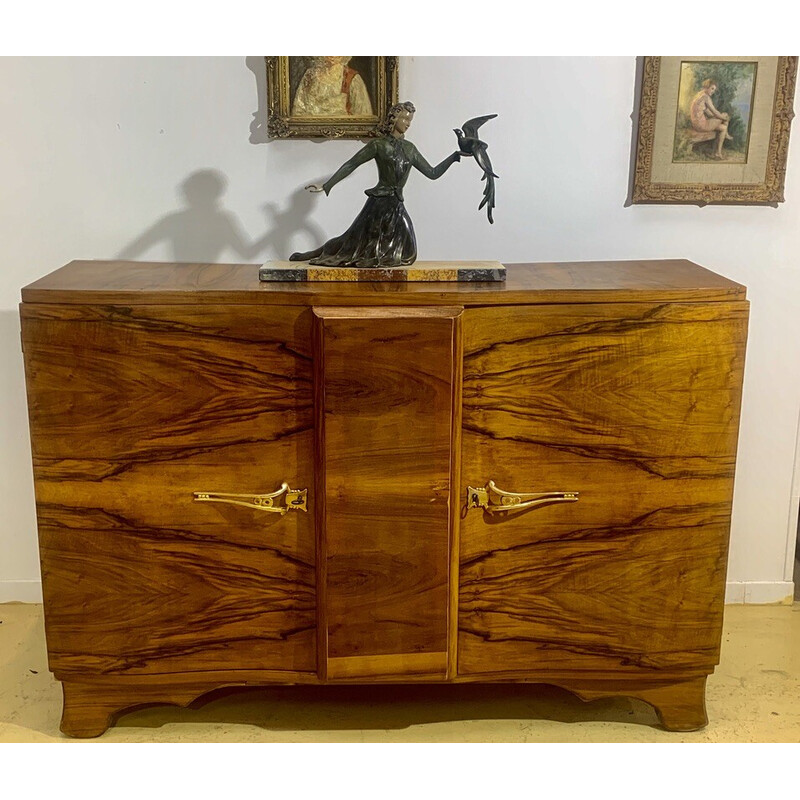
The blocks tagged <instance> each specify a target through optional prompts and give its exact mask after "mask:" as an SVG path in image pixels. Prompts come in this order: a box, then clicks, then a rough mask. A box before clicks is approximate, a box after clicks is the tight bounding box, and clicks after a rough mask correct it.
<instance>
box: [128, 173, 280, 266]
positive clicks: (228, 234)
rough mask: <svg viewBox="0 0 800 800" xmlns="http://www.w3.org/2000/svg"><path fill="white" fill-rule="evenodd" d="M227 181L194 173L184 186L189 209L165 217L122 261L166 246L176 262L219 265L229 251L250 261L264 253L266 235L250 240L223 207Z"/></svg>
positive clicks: (133, 244)
mask: <svg viewBox="0 0 800 800" xmlns="http://www.w3.org/2000/svg"><path fill="white" fill-rule="evenodd" d="M227 183H228V182H227V179H226V178H225V176H224V175H223V174H222V173H220V172H217V171H216V170H211V169H203V170H198V171H197V172H193V173H192V174H191V175H190V176H189V177H188V178H187V179H186V180H185V181H184V182H183V183H182V184H181V187H180V188H181V192H182V194H183V197H184V200H185V202H186V207H185V208H182V209H180V210H179V211H174V212H172V213H171V214H167V215H166V216H164V217H162V218H161V219H160V220H158V222H156V223H155V224H154V225H152V226H151V227H150V228H148V229H147V230H146V231H145V232H144V233H142V234H141V235H140V236H138V237H137V238H136V239H134V240H133V241H132V242H130V244H128V245H126V246H125V247H123V248H122V250H121V251H120V252H119V254H118V256H117V257H118V258H120V259H124V260H127V259H137V258H139V257H140V256H141V255H142V254H143V253H145V252H146V251H147V250H149V249H151V248H152V247H155V246H157V245H161V244H165V245H166V246H167V247H168V248H169V250H170V255H171V258H172V260H173V261H188V262H198V261H208V262H215V261H217V259H218V258H219V256H220V255H222V253H223V252H225V251H226V250H230V251H233V253H235V254H236V255H237V256H238V257H240V258H243V259H246V260H250V259H253V258H255V257H256V256H257V255H258V254H259V253H261V252H262V251H264V250H265V249H266V248H267V246H268V244H269V240H270V238H271V234H269V233H266V234H264V235H263V236H261V237H260V238H259V239H256V240H250V239H249V238H248V237H247V236H245V234H244V232H243V231H242V227H241V224H240V223H239V220H238V218H237V217H236V215H235V214H233V213H232V212H231V211H228V210H227V209H225V208H224V206H223V205H222V202H221V200H222V195H223V194H224V193H225V189H226V188H227Z"/></svg>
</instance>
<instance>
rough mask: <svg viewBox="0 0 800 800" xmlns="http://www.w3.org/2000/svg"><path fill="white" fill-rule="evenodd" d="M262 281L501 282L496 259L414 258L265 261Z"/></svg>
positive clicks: (503, 275) (260, 273)
mask: <svg viewBox="0 0 800 800" xmlns="http://www.w3.org/2000/svg"><path fill="white" fill-rule="evenodd" d="M258 277H259V280H262V281H327V282H331V281H347V282H353V281H362V282H363V281H372V282H374V281H399V282H404V283H407V282H412V281H413V282H417V281H448V282H449V281H463V282H474V281H504V280H505V279H506V268H505V267H504V266H503V265H502V264H501V263H500V262H499V261H415V262H414V263H413V264H411V265H410V266H408V267H378V268H370V267H316V266H313V265H312V264H309V263H308V262H307V261H267V262H266V263H265V264H263V265H262V266H261V268H260V269H259V271H258Z"/></svg>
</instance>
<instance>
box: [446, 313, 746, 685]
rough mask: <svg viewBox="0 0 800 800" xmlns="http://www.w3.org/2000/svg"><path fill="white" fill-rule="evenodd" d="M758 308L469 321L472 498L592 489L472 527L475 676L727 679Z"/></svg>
mask: <svg viewBox="0 0 800 800" xmlns="http://www.w3.org/2000/svg"><path fill="white" fill-rule="evenodd" d="M746 323H747V305H746V303H736V304H713V305H711V304H685V305H683V304H663V305H658V306H654V305H639V304H619V305H597V306H594V305H584V306H551V307H538V308H528V309H519V308H517V309H509V310H507V311H501V310H499V309H497V310H488V309H487V310H482V309H470V310H467V311H466V312H465V315H464V330H465V366H464V436H463V446H462V454H463V455H462V474H463V483H464V484H468V485H472V486H482V485H484V484H485V483H486V481H487V480H489V479H490V478H491V479H493V480H495V481H496V483H497V484H498V486H500V488H502V489H506V490H508V491H521V492H522V491H579V492H580V493H581V495H580V500H579V501H578V502H577V503H571V504H561V505H551V506H545V507H541V508H538V509H534V510H531V511H527V512H521V513H518V514H510V515H507V516H505V517H503V516H491V517H490V516H488V515H486V516H484V515H483V514H482V513H481V512H479V511H470V512H468V513H466V514H465V517H464V519H463V520H462V524H461V567H460V570H461V572H460V617H459V628H460V636H459V672H460V673H463V674H466V673H487V674H491V673H495V674H496V673H500V672H503V671H506V670H509V671H513V670H519V671H523V670H530V671H542V670H614V671H616V672H617V673H619V674H621V673H625V672H633V673H639V674H647V673H652V672H653V671H657V670H664V669H671V670H681V669H685V670H691V669H697V668H703V669H706V670H707V671H711V670H712V668H713V665H714V664H715V663H716V661H717V657H718V652H719V640H720V629H721V622H722V599H723V589H724V580H725V569H726V557H727V541H728V532H729V524H730V506H731V497H732V489H733V471H734V461H735V452H736V438H737V428H738V414H739V403H740V391H741V378H742V368H743V358H744V343H745V336H746Z"/></svg>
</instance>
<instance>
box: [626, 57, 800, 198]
mask: <svg viewBox="0 0 800 800" xmlns="http://www.w3.org/2000/svg"><path fill="white" fill-rule="evenodd" d="M640 67H641V80H640V86H639V98H638V99H639V114H638V131H637V137H636V144H635V148H636V149H635V167H634V171H633V176H632V178H633V179H632V191H631V197H630V200H631V202H633V203H659V202H662V203H673V202H674V203H681V202H685V203H697V204H700V205H704V204H706V203H751V204H772V205H774V204H776V203H779V202H782V201H783V184H784V177H785V173H786V155H787V151H788V145H789V128H790V124H791V119H792V116H793V111H792V105H793V99H794V87H795V80H796V75H797V57H796V56H673V57H669V58H666V57H665V58H661V57H646V58H644V59H641V60H640Z"/></svg>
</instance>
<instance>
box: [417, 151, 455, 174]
mask: <svg viewBox="0 0 800 800" xmlns="http://www.w3.org/2000/svg"><path fill="white" fill-rule="evenodd" d="M456 161H461V153H459V152H458V151H456V152H455V153H451V154H450V155H449V156H447V158H446V159H445V160H444V161H442V162H441V163H440V164H437V165H436V166H435V167H432V166H431V165H430V164H429V163H428V162H427V161H426V160H425V157H424V156H423V155H422V153H420V152H419V150H417V149H416V148H414V160H413V161H412V162H411V163H412V164H413V165H414V166H415V167H416V168H417V169H418V170H419V171H420V172H421V173H422V174H423V175H424V176H425V177H426V178H430V179H431V180H432V181H435V180H436V179H437V178H441V177H442V175H444V174H445V172H447V170H448V169H450V166H451V165H452V164H455V163H456Z"/></svg>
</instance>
